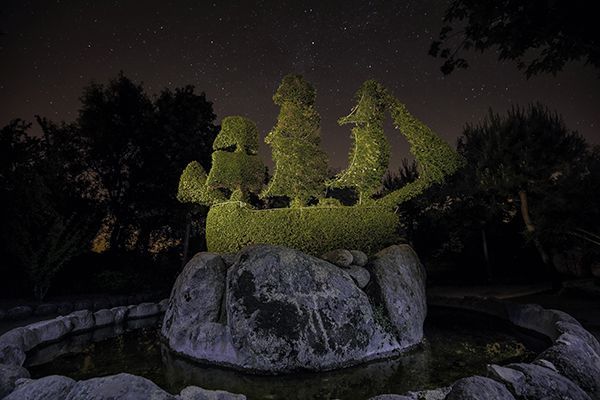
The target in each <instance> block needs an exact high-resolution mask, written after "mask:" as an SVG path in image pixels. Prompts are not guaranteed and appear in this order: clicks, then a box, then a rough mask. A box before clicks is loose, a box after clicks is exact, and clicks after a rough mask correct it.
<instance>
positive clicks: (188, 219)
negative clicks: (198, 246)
mask: <svg viewBox="0 0 600 400" xmlns="http://www.w3.org/2000/svg"><path fill="white" fill-rule="evenodd" d="M191 227H192V213H190V212H188V213H187V214H186V216H185V236H184V237H183V255H182V256H181V269H183V267H185V264H186V263H187V261H188V252H189V248H190V230H191Z"/></svg>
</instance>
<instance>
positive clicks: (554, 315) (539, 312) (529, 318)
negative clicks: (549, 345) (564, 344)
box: [506, 303, 581, 340]
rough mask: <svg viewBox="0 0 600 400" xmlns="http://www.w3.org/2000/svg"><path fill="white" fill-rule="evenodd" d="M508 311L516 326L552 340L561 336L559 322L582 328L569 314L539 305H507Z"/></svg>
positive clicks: (511, 320)
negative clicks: (557, 324)
mask: <svg viewBox="0 0 600 400" xmlns="http://www.w3.org/2000/svg"><path fill="white" fill-rule="evenodd" d="M506 311H507V314H508V319H509V321H510V322H511V323H513V324H514V325H517V326H519V327H521V328H525V329H530V330H532V331H535V332H538V333H541V334H542V335H545V336H548V337H549V338H550V339H552V340H555V339H556V338H557V337H558V336H559V335H560V334H559V332H558V331H557V330H556V323H557V322H560V321H563V322H570V323H572V324H574V325H579V326H581V324H580V323H579V322H578V321H577V320H576V319H575V318H573V317H571V316H570V315H569V314H567V313H565V312H563V311H559V310H547V309H545V308H543V307H542V306H539V305H537V304H514V303H506Z"/></svg>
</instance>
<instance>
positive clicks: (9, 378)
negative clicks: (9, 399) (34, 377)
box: [0, 364, 29, 399]
mask: <svg viewBox="0 0 600 400" xmlns="http://www.w3.org/2000/svg"><path fill="white" fill-rule="evenodd" d="M21 378H29V372H28V371H27V370H26V369H25V368H23V367H21V366H19V365H7V364H0V399H3V398H4V396H6V395H8V394H9V393H10V392H12V391H13V389H14V388H15V382H16V381H17V379H21Z"/></svg>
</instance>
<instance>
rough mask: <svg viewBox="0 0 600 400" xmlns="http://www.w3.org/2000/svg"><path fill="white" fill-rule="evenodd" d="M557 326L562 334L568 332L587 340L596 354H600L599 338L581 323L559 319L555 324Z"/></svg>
mask: <svg viewBox="0 0 600 400" xmlns="http://www.w3.org/2000/svg"><path fill="white" fill-rule="evenodd" d="M555 328H556V330H557V331H558V333H559V334H561V335H562V334H563V333H568V334H570V335H573V336H577V337H578V338H580V339H581V340H583V341H584V342H586V343H587V345H588V346H590V347H591V348H592V349H593V350H594V351H595V352H596V354H597V355H599V356H600V342H598V339H596V337H595V336H594V335H592V334H591V333H590V332H588V331H587V330H585V329H584V328H582V327H581V325H579V324H574V323H572V322H566V321H558V322H557V323H556V324H555Z"/></svg>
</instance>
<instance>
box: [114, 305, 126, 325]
mask: <svg viewBox="0 0 600 400" xmlns="http://www.w3.org/2000/svg"><path fill="white" fill-rule="evenodd" d="M110 311H111V312H112V313H113V317H114V322H115V324H117V325H120V324H122V323H123V322H125V320H126V319H127V313H128V312H129V309H128V307H127V306H120V307H114V308H111V309H110Z"/></svg>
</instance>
